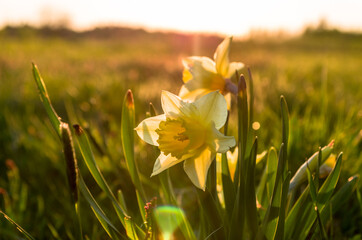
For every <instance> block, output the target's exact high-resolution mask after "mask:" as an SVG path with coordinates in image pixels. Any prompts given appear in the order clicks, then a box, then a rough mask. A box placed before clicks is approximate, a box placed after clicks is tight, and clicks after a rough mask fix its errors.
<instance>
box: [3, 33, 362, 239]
mask: <svg viewBox="0 0 362 240" xmlns="http://www.w3.org/2000/svg"><path fill="white" fill-rule="evenodd" d="M222 40H223V37H222V36H216V35H215V36H214V35H202V34H181V33H161V32H153V33H150V32H146V31H143V30H132V29H126V28H99V29H94V30H91V31H88V32H73V31H70V30H67V29H49V28H42V29H35V28H32V27H27V26H25V27H6V28H3V29H2V30H0V210H2V211H3V212H4V213H6V215H7V216H9V217H10V218H11V219H13V220H14V221H15V222H16V223H17V224H19V225H20V226H21V227H22V228H23V229H25V230H26V231H27V232H28V233H29V234H30V235H32V236H34V237H35V238H36V239H71V238H73V239H76V238H75V237H74V225H75V223H74V221H73V220H74V216H73V214H74V213H73V212H74V209H73V207H74V206H73V205H72V202H71V195H70V193H69V189H68V183H67V173H66V170H65V169H66V163H65V161H64V156H63V152H62V147H61V144H62V143H61V141H60V140H59V139H58V137H57V133H56V131H55V130H54V129H53V128H52V125H51V122H50V121H49V119H48V117H47V113H46V111H45V110H44V107H43V105H42V102H41V100H40V98H39V92H38V89H37V85H36V83H35V81H34V78H33V73H32V63H34V64H36V65H37V67H38V69H39V71H40V73H41V76H42V78H43V80H44V83H45V85H46V87H47V91H48V94H49V97H50V99H51V102H52V105H53V107H54V109H55V111H56V112H57V113H58V115H59V116H60V117H61V118H62V119H63V120H64V121H65V122H68V123H69V125H73V124H80V125H81V126H83V128H84V129H85V131H86V132H87V134H88V136H89V139H90V142H91V145H92V149H93V153H94V155H95V156H96V161H97V164H98V166H99V168H100V170H101V171H102V173H103V175H104V178H105V179H106V180H107V182H108V183H109V185H110V187H111V189H112V190H113V192H114V193H116V192H117V190H118V189H121V190H122V192H123V195H124V196H125V201H126V203H127V204H128V206H129V211H130V212H137V210H138V209H137V208H138V206H137V204H135V202H137V197H136V194H135V192H134V191H133V184H132V181H131V176H130V174H129V173H128V172H127V170H126V162H125V156H124V152H123V150H122V139H121V138H122V137H121V119H122V104H123V99H124V96H125V94H126V92H127V90H128V89H131V91H132V93H133V97H134V105H135V122H136V125H138V123H140V122H141V121H142V120H143V119H145V118H146V117H147V116H148V115H147V112H150V111H151V112H152V109H151V110H150V102H151V103H152V104H153V105H154V107H155V110H156V112H157V113H158V114H161V113H162V109H161V103H160V95H161V91H162V90H167V91H170V92H172V93H174V94H176V95H177V94H178V92H179V90H180V87H181V85H182V71H183V65H182V59H183V58H185V57H187V56H194V55H195V56H208V57H210V58H212V57H213V54H214V51H215V49H216V47H217V46H218V44H219V43H220V42H222ZM230 60H231V61H237V62H243V63H244V64H245V65H246V66H248V67H250V69H251V72H252V76H253V87H254V121H255V122H256V123H255V124H254V125H253V126H254V130H255V135H257V136H258V150H257V152H258V153H261V152H263V151H264V150H268V149H269V148H270V147H272V146H274V147H275V148H276V149H279V148H280V143H281V141H282V137H283V136H282V131H281V129H282V121H281V111H280V96H281V95H283V96H284V97H285V99H286V101H287V104H288V108H289V144H288V160H287V161H288V164H289V170H290V171H291V174H292V175H293V174H294V173H295V172H296V171H297V169H298V168H299V166H300V165H302V164H303V163H304V162H305V161H306V160H307V159H308V158H309V157H310V156H312V155H313V153H315V152H317V151H318V148H319V147H323V146H326V145H328V144H329V143H330V142H331V141H332V140H334V141H335V145H334V149H333V153H334V154H336V155H338V153H340V152H343V160H342V170H341V175H340V180H339V182H338V184H337V186H336V189H340V188H341V187H342V185H343V183H345V182H347V181H348V179H349V178H350V177H351V176H354V175H357V174H358V175H361V174H362V74H361V70H362V35H361V34H357V33H344V32H340V31H337V30H328V29H308V30H306V31H305V32H304V33H303V34H301V35H298V36H293V37H285V36H278V35H267V34H259V35H256V36H250V37H247V38H243V39H238V38H236V37H235V38H234V39H233V41H232V44H231V50H230ZM242 73H243V74H245V75H246V76H247V75H248V72H247V71H246V70H244V71H243V72H242ZM235 81H236V80H235ZM236 111H237V110H236V98H235V97H234V98H233V99H232V108H231V113H232V114H233V115H232V116H231V117H230V119H229V124H230V125H229V135H233V136H235V137H237V131H238V130H237V128H236V127H235V124H234V123H236V122H237V118H236V116H237V114H236ZM258 123H259V124H258ZM74 141H75V139H74ZM76 154H77V158H78V164H79V170H80V172H81V174H82V176H83V178H84V180H85V182H86V183H87V185H88V187H89V189H90V190H91V191H92V193H93V196H94V197H95V198H96V199H97V201H98V203H99V204H100V205H102V207H103V209H104V211H105V213H106V214H107V215H108V216H109V218H110V219H111V220H112V222H116V225H117V224H119V223H117V215H116V214H114V212H113V209H112V205H111V203H110V202H109V200H108V199H107V196H106V194H105V193H104V191H102V190H101V189H100V188H99V187H98V186H97V184H96V183H95V181H94V179H93V178H92V176H91V175H90V173H89V171H87V169H86V166H85V164H84V163H83V162H82V161H81V160H80V157H78V156H80V154H79V149H78V148H76ZM156 157H157V154H156V153H155V152H154V150H153V149H152V148H151V147H150V146H149V145H147V144H145V143H144V142H143V141H141V140H140V139H139V138H138V137H137V136H136V137H135V159H136V162H137V164H138V169H139V171H140V172H141V173H142V174H141V176H140V180H141V182H142V183H143V185H144V188H145V189H146V195H147V194H148V196H149V197H150V198H149V199H148V200H151V198H152V197H153V196H151V195H152V194H151V192H152V190H154V189H157V186H158V185H159V182H158V181H159V180H158V178H155V177H152V178H149V176H150V175H151V173H152V168H153V164H154V161H155V159H156ZM264 166H265V163H263V162H261V163H260V164H258V165H256V168H255V172H256V175H255V176H256V179H255V181H259V180H260V178H261V176H262V172H263V168H264ZM170 175H171V181H172V184H173V186H174V189H175V192H176V198H177V199H178V201H179V202H181V203H182V204H181V205H182V206H183V208H184V209H187V211H186V214H187V215H188V217H189V221H190V223H191V225H194V224H195V223H197V221H198V218H197V217H195V216H193V215H192V214H190V213H192V212H193V211H195V208H197V203H196V202H195V199H194V198H192V196H190V194H188V192H190V191H191V192H192V190H190V189H192V187H193V186H192V184H191V182H190V181H189V179H188V178H187V176H186V174H185V173H184V172H183V170H182V166H181V165H180V164H178V165H176V166H175V167H173V168H171V169H170ZM304 184H305V185H307V184H308V182H305V183H304ZM185 185H186V187H185ZM361 186H362V185H361V183H360V182H359V183H358V185H357V188H356V191H354V192H353V194H352V195H351V197H350V198H349V199H348V200H347V201H346V202H345V203H344V204H343V206H342V207H341V208H340V209H339V210H338V211H337V212H336V213H335V214H334V215H333V218H332V217H331V218H330V219H329V221H328V223H327V224H326V227H325V228H326V231H327V233H328V236H329V237H330V239H359V237H361V236H362V230H361V227H360V226H361V225H362V200H361V197H360V195H359V194H358V191H359V192H361V191H362V187H361ZM299 191H302V190H299ZM191 195H192V194H191ZM79 201H80V204H79V206H80V214H81V216H82V217H81V218H82V225H83V233H84V236H86V238H87V239H107V237H108V235H107V233H106V232H105V231H104V230H103V228H102V225H101V224H100V223H99V222H98V220H97V218H96V217H95V216H94V214H93V212H92V210H91V208H90V207H89V205H88V203H87V201H86V200H85V199H84V198H83V197H80V200H79ZM116 227H117V226H116ZM21 236H23V235H22V233H20V232H19V231H18V230H17V229H16V226H14V225H13V224H11V223H10V222H9V221H7V220H6V219H5V218H4V217H3V216H2V215H1V214H0V239H21ZM309 237H310V236H309Z"/></svg>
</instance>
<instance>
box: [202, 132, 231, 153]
mask: <svg viewBox="0 0 362 240" xmlns="http://www.w3.org/2000/svg"><path fill="white" fill-rule="evenodd" d="M211 134H212V136H210V137H207V139H208V140H207V141H208V144H209V146H210V147H211V148H212V149H213V150H214V151H215V152H219V153H225V152H227V151H228V150H229V149H230V148H232V147H234V146H235V144H236V142H235V138H234V137H233V136H225V135H224V134H222V133H221V132H219V130H217V129H216V128H214V127H212V132H211Z"/></svg>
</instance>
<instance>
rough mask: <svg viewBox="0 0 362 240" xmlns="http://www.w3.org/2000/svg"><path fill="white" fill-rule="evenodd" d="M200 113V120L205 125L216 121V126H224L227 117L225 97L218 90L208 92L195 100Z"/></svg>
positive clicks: (218, 127) (217, 127)
mask: <svg viewBox="0 0 362 240" xmlns="http://www.w3.org/2000/svg"><path fill="white" fill-rule="evenodd" d="M194 105H195V106H196V108H197V109H198V111H199V113H200V121H201V122H204V123H205V125H206V124H208V123H210V122H214V124H215V128H216V129H220V128H221V127H222V126H224V124H225V122H226V118H227V114H228V112H227V104H226V101H225V98H224V97H223V96H222V95H221V94H220V93H219V92H217V91H215V92H211V93H208V94H206V95H205V96H203V97H201V98H199V99H198V100H196V101H195V102H194Z"/></svg>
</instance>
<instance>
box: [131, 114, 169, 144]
mask: <svg viewBox="0 0 362 240" xmlns="http://www.w3.org/2000/svg"><path fill="white" fill-rule="evenodd" d="M165 120H166V116H165V114H162V115H158V116H155V117H150V118H146V119H145V120H143V121H142V122H141V123H140V124H139V125H138V126H137V127H136V128H135V130H136V131H137V134H138V136H139V137H140V138H141V139H142V140H143V141H145V142H147V143H148V144H151V145H154V146H158V142H157V140H158V134H157V133H156V129H157V128H158V127H159V125H160V122H161V121H165Z"/></svg>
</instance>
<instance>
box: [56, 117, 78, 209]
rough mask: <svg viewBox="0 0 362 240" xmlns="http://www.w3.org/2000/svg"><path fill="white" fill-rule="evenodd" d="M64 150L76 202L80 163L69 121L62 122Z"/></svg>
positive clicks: (71, 188) (71, 190)
mask: <svg viewBox="0 0 362 240" xmlns="http://www.w3.org/2000/svg"><path fill="white" fill-rule="evenodd" d="M60 127H61V133H62V142H63V152H64V157H65V161H66V165H67V166H66V167H67V176H68V184H69V188H70V192H71V194H72V197H73V200H74V202H77V201H78V165H77V159H76V157H75V151H74V147H73V140H72V135H71V133H70V130H69V126H68V124H67V123H61V126H60Z"/></svg>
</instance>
